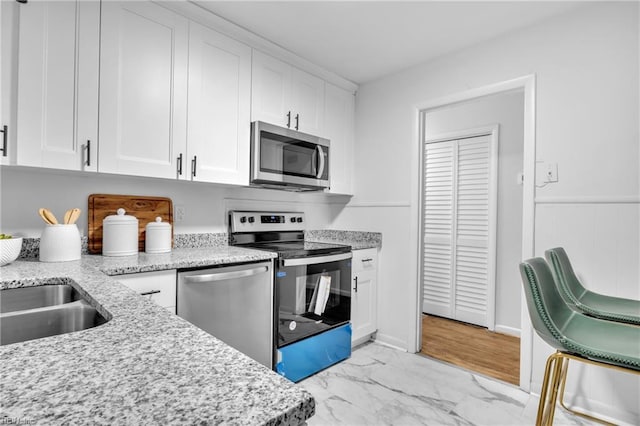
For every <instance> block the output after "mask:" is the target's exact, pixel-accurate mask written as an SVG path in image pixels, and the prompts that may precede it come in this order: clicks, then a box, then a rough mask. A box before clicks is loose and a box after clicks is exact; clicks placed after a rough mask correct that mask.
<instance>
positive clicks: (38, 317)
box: [0, 284, 107, 345]
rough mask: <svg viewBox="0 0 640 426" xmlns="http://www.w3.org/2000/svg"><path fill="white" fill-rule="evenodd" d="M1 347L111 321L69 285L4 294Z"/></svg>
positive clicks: (2, 297)
mask: <svg viewBox="0 0 640 426" xmlns="http://www.w3.org/2000/svg"><path fill="white" fill-rule="evenodd" d="M0 300H1V301H2V303H1V305H2V311H1V312H0V345H9V344H11V343H17V342H24V341H27V340H33V339H39V338H42V337H49V336H55V335H58V334H65V333H71V332H73V331H80V330H86V329H88V328H92V327H96V326H99V325H101V324H104V323H106V322H107V319H106V318H105V317H103V316H102V315H101V314H100V313H99V312H98V311H97V310H96V308H94V307H93V306H91V304H90V303H89V302H88V301H87V300H85V299H84V298H83V297H82V295H81V294H80V293H79V292H78V291H77V290H76V289H75V288H73V287H71V286H70V285H66V284H60V285H44V286H39V287H22V288H18V289H8V290H2V291H0Z"/></svg>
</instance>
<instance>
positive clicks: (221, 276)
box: [184, 266, 269, 283]
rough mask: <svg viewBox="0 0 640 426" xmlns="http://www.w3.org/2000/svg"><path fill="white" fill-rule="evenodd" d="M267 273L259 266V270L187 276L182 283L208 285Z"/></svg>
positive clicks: (265, 268)
mask: <svg viewBox="0 0 640 426" xmlns="http://www.w3.org/2000/svg"><path fill="white" fill-rule="evenodd" d="M268 271H269V268H268V267H267V266H261V267H259V268H253V269H244V270H241V271H230V272H218V273H216V274H204V275H188V276H186V277H184V282H186V283H208V282H211V281H222V280H231V279H235V278H245V277H251V276H253V275H258V274H261V273H263V272H268Z"/></svg>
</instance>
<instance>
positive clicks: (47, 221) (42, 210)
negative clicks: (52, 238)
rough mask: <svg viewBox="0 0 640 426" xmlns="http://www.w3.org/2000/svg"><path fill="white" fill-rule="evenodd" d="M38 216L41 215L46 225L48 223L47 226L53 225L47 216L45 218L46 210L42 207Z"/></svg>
mask: <svg viewBox="0 0 640 426" xmlns="http://www.w3.org/2000/svg"><path fill="white" fill-rule="evenodd" d="M38 214H39V215H40V217H41V218H42V220H44V223H46V224H47V225H51V222H49V219H47V216H45V214H44V209H43V208H42V207H40V208H39V209H38Z"/></svg>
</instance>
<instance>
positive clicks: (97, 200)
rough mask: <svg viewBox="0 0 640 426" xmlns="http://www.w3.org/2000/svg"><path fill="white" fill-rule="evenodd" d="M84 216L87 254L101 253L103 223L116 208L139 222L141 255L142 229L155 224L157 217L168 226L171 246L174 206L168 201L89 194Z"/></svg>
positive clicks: (163, 199)
mask: <svg viewBox="0 0 640 426" xmlns="http://www.w3.org/2000/svg"><path fill="white" fill-rule="evenodd" d="M88 204H89V206H88V208H87V212H88V215H89V220H88V239H89V242H88V245H89V253H93V254H100V253H102V220H103V219H104V218H105V217H107V216H111V215H114V214H116V211H117V210H118V209H119V208H123V209H125V210H126V214H127V215H130V216H135V217H136V218H137V219H138V250H139V251H144V240H145V226H147V223H149V222H155V220H156V217H158V216H160V217H161V218H162V221H163V222H168V223H169V224H171V240H172V245H173V202H172V201H171V198H165V197H144V196H139V195H114V194H91V195H89V202H88Z"/></svg>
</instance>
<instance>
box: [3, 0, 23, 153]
mask: <svg viewBox="0 0 640 426" xmlns="http://www.w3.org/2000/svg"><path fill="white" fill-rule="evenodd" d="M18 6H19V4H18V3H17V2H13V1H11V2H9V1H0V58H2V60H0V93H1V94H2V96H0V130H1V131H2V133H0V145H1V146H0V149H1V151H0V164H12V163H15V158H16V154H15V135H14V134H15V130H16V121H15V119H16V113H15V105H16V94H17V90H16V84H14V81H16V77H15V76H16V75H17V57H18V49H17V44H16V40H17V38H18V34H17V33H18V25H17V21H18V18H17V17H18Z"/></svg>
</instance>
